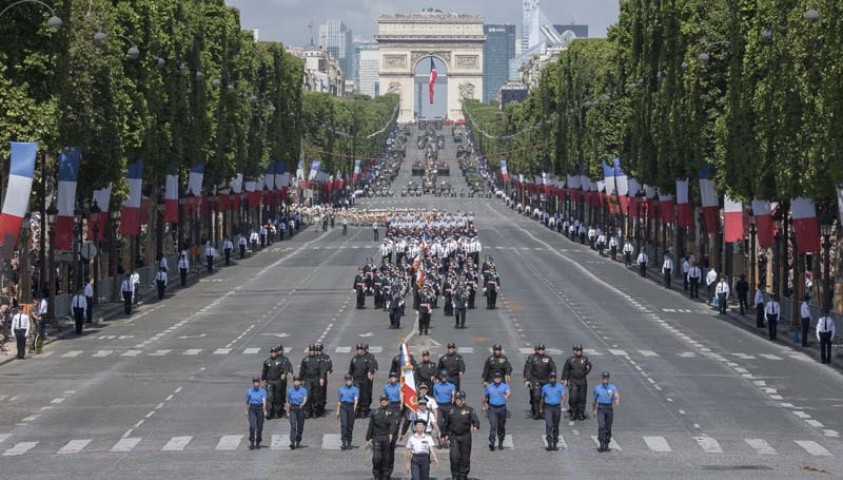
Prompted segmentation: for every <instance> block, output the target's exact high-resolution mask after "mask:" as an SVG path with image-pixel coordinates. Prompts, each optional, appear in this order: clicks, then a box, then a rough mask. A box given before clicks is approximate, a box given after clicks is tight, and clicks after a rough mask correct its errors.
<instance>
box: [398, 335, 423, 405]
mask: <svg viewBox="0 0 843 480" xmlns="http://www.w3.org/2000/svg"><path fill="white" fill-rule="evenodd" d="M400 354H401V376H400V377H399V378H401V397H402V398H403V399H404V406H405V407H407V408H409V409H410V410H412V411H414V412H415V411H416V410H417V409H418V407H419V401H418V396H417V394H416V378H415V376H414V375H413V365H412V363H411V362H410V349H409V348H408V347H407V344H406V343H402V344H401V347H400Z"/></svg>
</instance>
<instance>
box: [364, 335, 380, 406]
mask: <svg viewBox="0 0 843 480" xmlns="http://www.w3.org/2000/svg"><path fill="white" fill-rule="evenodd" d="M363 351H364V352H365V355H366V357H367V358H368V359H369V366H370V367H371V369H372V376H371V379H370V380H369V384H368V387H369V391H368V394H367V395H366V403H364V404H363V409H364V411H363V416H364V417H368V416H369V413H370V411H371V406H372V392H373V391H374V388H375V374H376V373H377V372H378V359H377V358H375V355H374V354H372V353H369V344H368V343H364V344H363Z"/></svg>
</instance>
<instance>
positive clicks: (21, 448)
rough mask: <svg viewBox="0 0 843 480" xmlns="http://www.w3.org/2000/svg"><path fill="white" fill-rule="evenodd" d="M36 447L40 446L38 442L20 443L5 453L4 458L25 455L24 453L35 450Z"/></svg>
mask: <svg viewBox="0 0 843 480" xmlns="http://www.w3.org/2000/svg"><path fill="white" fill-rule="evenodd" d="M36 445H38V442H20V443H18V444H15V446H14V447H12V448H10V449H8V450H6V451H5V452H3V456H4V457H16V456H18V455H23V454H24V453H26V452H28V451H30V450H32V449H33V448H35V446H36Z"/></svg>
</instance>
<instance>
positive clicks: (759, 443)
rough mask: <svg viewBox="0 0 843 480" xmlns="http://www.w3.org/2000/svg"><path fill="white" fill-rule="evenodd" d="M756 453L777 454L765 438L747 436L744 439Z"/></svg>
mask: <svg viewBox="0 0 843 480" xmlns="http://www.w3.org/2000/svg"><path fill="white" fill-rule="evenodd" d="M744 441H745V442H746V443H747V444H748V445H749V446H750V447H752V449H753V450H755V453H757V454H758V455H777V453H776V449H775V448H773V447H771V446H770V444H769V443H767V441H766V440H762V439H760V438H747V439H745V440H744Z"/></svg>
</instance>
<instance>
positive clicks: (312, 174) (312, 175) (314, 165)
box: [307, 160, 320, 188]
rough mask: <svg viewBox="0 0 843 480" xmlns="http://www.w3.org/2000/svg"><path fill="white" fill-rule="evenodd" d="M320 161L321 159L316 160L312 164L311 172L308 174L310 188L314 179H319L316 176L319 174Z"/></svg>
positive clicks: (308, 186)
mask: <svg viewBox="0 0 843 480" xmlns="http://www.w3.org/2000/svg"><path fill="white" fill-rule="evenodd" d="M319 163H320V162H319V160H314V161H313V163H311V164H310V174H308V176H307V188H310V185H312V184H313V181H314V180H317V178H316V176H317V175H318V174H319ZM317 181H318V180H317Z"/></svg>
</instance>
